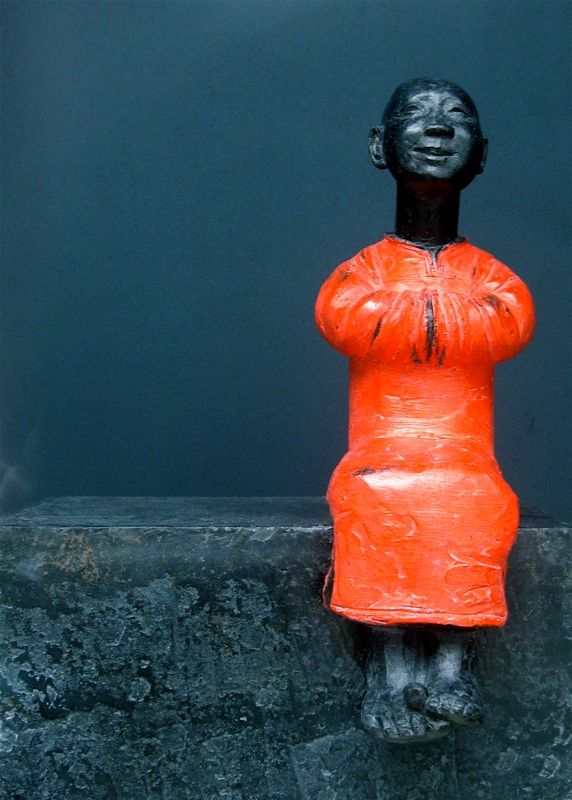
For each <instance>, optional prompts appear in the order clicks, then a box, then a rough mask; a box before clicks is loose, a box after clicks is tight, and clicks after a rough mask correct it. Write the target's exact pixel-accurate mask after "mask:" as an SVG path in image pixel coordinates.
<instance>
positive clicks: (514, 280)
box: [316, 236, 534, 626]
mask: <svg viewBox="0 0 572 800" xmlns="http://www.w3.org/2000/svg"><path fill="white" fill-rule="evenodd" d="M316 321H317V324H318V328H319V329H320V331H321V333H322V334H323V335H324V336H325V338H326V339H327V340H328V341H329V342H330V343H331V344H332V345H333V346H334V347H336V348H337V349H338V350H340V351H341V352H342V353H344V354H345V355H347V356H349V357H350V422H349V451H348V453H347V454H346V455H345V456H344V458H343V459H342V461H341V463H340V464H339V465H338V467H337V468H336V470H335V471H334V474H333V475H332V478H331V481H330V485H329V487H328V501H329V504H330V509H331V512H332V516H333V519H334V552H333V560H332V567H333V584H332V593H331V599H330V600H329V604H330V607H331V609H332V610H333V611H335V612H337V613H339V614H342V615H343V616H346V617H348V618H351V619H354V620H358V621H360V622H365V623H368V624H372V625H395V624H401V623H427V624H447V625H460V626H482V625H493V626H499V625H503V624H504V622H505V621H506V616H507V610H506V602H505V596H504V579H505V571H506V562H507V557H508V553H509V550H510V548H511V545H512V543H513V541H514V538H515V536H516V530H517V526H518V501H517V498H516V496H515V495H514V493H513V492H512V490H511V489H510V487H509V486H508V484H507V483H506V482H505V480H504V479H503V477H502V474H501V471H500V469H499V466H498V464H497V462H496V460H495V457H494V450H493V377H494V365H495V364H496V363H497V362H499V361H503V360H505V359H507V358H511V357H512V356H514V355H516V353H518V352H519V350H521V349H522V348H523V347H524V346H525V345H526V344H527V342H528V341H529V340H530V338H531V336H532V333H533V329H534V309H533V303H532V298H531V296H530V293H529V291H528V289H527V288H526V286H525V284H524V283H523V282H522V281H521V280H520V279H519V278H518V277H517V276H516V275H515V274H514V273H513V272H512V271H511V270H510V269H509V268H508V267H506V266H505V265H504V264H501V263H500V262H499V261H497V260H496V259H495V258H493V256H491V255H489V254H488V253H486V252H484V251H483V250H480V249H478V248H476V247H474V246H473V245H471V244H470V243H469V242H467V241H466V240H463V241H460V242H454V243H452V244H450V245H447V246H446V247H443V248H441V249H440V250H438V251H436V252H433V251H430V250H426V249H424V248H421V247H417V246H415V245H413V244H410V243H408V242H404V241H402V240H400V239H397V238H395V237H391V236H387V237H386V238H385V239H383V240H382V241H381V242H379V243H377V244H374V245H372V246H371V247H367V248H365V249H364V250H362V251H361V252H360V253H358V254H357V255H356V256H355V257H354V258H352V259H350V260H349V261H346V262H345V263H343V264H341V265H340V266H339V267H338V268H337V269H336V270H335V271H334V272H333V274H332V275H331V277H330V278H329V279H328V280H327V281H326V282H325V284H324V285H323V287H322V289H321V291H320V294H319V296H318V300H317V303H316Z"/></svg>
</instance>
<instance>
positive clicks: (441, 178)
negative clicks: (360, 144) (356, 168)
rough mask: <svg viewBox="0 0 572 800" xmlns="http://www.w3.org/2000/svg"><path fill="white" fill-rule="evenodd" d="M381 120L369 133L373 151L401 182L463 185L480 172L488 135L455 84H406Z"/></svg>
mask: <svg viewBox="0 0 572 800" xmlns="http://www.w3.org/2000/svg"><path fill="white" fill-rule="evenodd" d="M383 123H384V124H383V125H382V126H381V127H379V128H374V129H373V130H372V132H371V134H370V153H371V156H372V160H373V163H374V164H375V166H377V167H380V168H382V169H383V168H386V167H387V168H388V169H389V171H390V172H391V174H392V175H393V176H394V178H395V179H396V180H397V181H398V182H405V183H408V184H412V185H415V184H419V182H422V183H424V184H427V183H430V184H432V185H434V186H435V188H439V187H441V188H450V189H453V190H460V189H462V188H464V187H465V186H466V185H467V184H468V183H470V182H471V181H472V179H473V178H474V177H475V175H477V174H478V173H479V172H482V169H483V166H484V159H485V155H486V139H485V138H484V136H483V135H482V132H481V128H480V124H479V117H478V113H477V109H476V108H475V105H474V103H473V101H472V100H471V98H470V97H469V96H468V95H467V94H466V93H465V92H464V91H463V90H462V89H461V88H460V87H458V86H455V85H454V84H450V83H447V82H445V81H429V80H417V81H411V82H410V83H408V84H403V85H402V86H400V87H399V88H398V89H397V90H396V92H395V93H394V94H393V96H392V98H391V100H390V102H389V104H388V106H387V108H386V110H385V113H384V118H383Z"/></svg>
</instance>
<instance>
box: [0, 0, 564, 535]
mask: <svg viewBox="0 0 572 800" xmlns="http://www.w3.org/2000/svg"><path fill="white" fill-rule="evenodd" d="M571 10H572V5H571V4H570V3H568V2H558V0H553V1H552V2H535V1H531V0H522V1H521V2H514V1H513V0H503V2H500V1H497V0H494V2H478V1H477V2H475V1H474V0H473V2H457V1H456V0H454V1H453V0H451V1H449V0H447V2H444V1H443V0H432V1H431V2H425V1H424V2H408V1H402V2H399V1H397V0H392V1H391V2H385V1H383V0H382V1H381V2H359V1H358V0H350V1H349V2H346V1H345V0H344V1H343V2H323V0H315V1H314V2H299V1H298V0H288V1H287V0H266V1H265V2H252V1H251V0H246V1H244V2H243V1H242V0H235V2H214V0H213V1H212V2H99V0H92V1H91V2H51V1H50V0H47V1H46V2H40V3H36V2H18V3H12V2H4V3H3V5H2V7H1V16H2V35H3V47H2V78H3V117H2V167H3V176H2V201H3V251H2V270H1V274H2V285H3V308H2V312H3V313H2V325H3V353H2V355H3V361H2V364H3V366H2V384H3V403H2V427H3V445H2V461H3V468H2V472H1V475H2V483H1V494H2V500H3V504H4V506H5V507H6V508H8V507H11V506H12V507H13V506H15V505H18V504H21V503H23V502H29V501H30V500H33V499H36V498H39V497H41V496H43V495H48V494H49V495H74V494H81V495H95V494H112V495H122V494H124V495H142V494H153V495H280V494H281V495H300V494H303V495H315V494H321V493H323V492H324V490H325V487H326V484H327V480H328V478H329V474H330V472H331V471H332V469H333V467H334V466H335V464H336V463H337V460H338V459H339V458H340V457H341V455H342V453H343V451H344V447H345V433H346V406H347V387H346V380H347V379H346V364H345V363H344V359H343V358H342V357H341V356H339V355H337V354H336V353H335V352H334V351H333V350H332V349H331V348H330V347H329V346H328V345H327V344H326V343H325V342H323V341H322V340H321V339H320V337H319V335H318V334H317V332H316V331H315V329H314V324H313V303H314V299H315V295H316V293H317V291H318V289H319V287H320V285H321V283H322V282H323V280H324V279H325V278H326V277H327V275H328V274H329V273H330V271H331V270H332V269H333V268H334V267H335V266H336V265H337V264H338V263H340V262H341V261H342V260H344V259H346V258H348V257H349V256H351V255H352V254H353V253H355V252H356V251H357V250H358V249H359V248H361V247H362V246H364V245H366V244H370V243H372V242H374V241H376V240H378V239H380V238H381V237H382V235H383V232H384V231H385V230H388V229H391V227H392V222H393V203H394V198H393V191H394V190H393V185H392V181H391V179H390V178H389V177H388V176H387V174H386V173H379V172H378V171H376V170H374V169H373V167H371V166H370V164H369V162H368V155H367V149H366V140H367V133H368V129H369V127H370V126H371V125H372V124H375V123H376V122H377V121H378V119H379V115H380V112H381V109H382V106H383V104H384V102H385V101H386V99H387V98H388V95H389V93H390V92H391V91H392V89H393V88H394V87H395V85H397V84H398V83H400V82H401V81H403V80H406V79H408V78H411V77H415V76H419V75H429V76H435V77H445V78H448V79H450V80H453V81H455V82H457V83H460V84H461V85H462V86H463V87H465V88H466V89H467V90H468V91H469V92H470V93H471V94H472V95H473V97H474V99H475V100H476V102H477V105H478V107H479V109H480V113H481V118H482V124H483V128H484V130H485V132H486V133H487V134H488V136H489V138H490V154H489V162H488V166H487V170H486V171H485V173H484V175H482V176H481V177H479V178H478V179H477V180H476V181H475V183H474V184H473V185H472V186H471V187H470V188H469V189H468V190H467V191H466V192H465V193H464V195H463V205H462V209H461V226H460V228H461V233H463V234H465V235H467V236H468V238H469V239H471V241H473V242H474V243H475V244H477V245H479V246H480V247H482V248H484V249H486V250H489V251H490V252H492V253H493V254H494V255H496V256H497V257H498V258H500V259H501V260H502V261H504V262H506V263H508V264H509V265H510V266H511V267H512V268H513V269H514V270H515V271H516V272H517V273H518V274H519V275H520V276H521V277H522V278H524V279H525V281H526V282H527V283H528V285H529V286H530V288H531V290H532V292H533V294H534V296H535V299H536V303H537V312H538V329H537V335H536V338H535V340H534V342H533V344H532V345H531V346H530V347H529V348H528V349H527V350H526V351H525V352H524V353H522V354H521V355H520V356H519V357H518V358H517V359H516V360H515V361H513V362H511V363H509V364H505V365H501V366H500V367H499V369H498V376H497V406H496V418H497V453H498V457H499V460H500V462H501V465H502V467H503V470H504V472H505V475H506V477H507V479H508V480H509V482H510V483H511V484H512V486H513V487H514V488H515V489H516V491H517V492H518V494H519V495H520V496H521V499H522V500H523V501H525V502H526V503H528V504H533V505H536V506H539V507H541V508H543V509H545V510H546V511H548V512H549V513H552V514H553V515H555V516H557V517H559V518H561V519H562V518H569V517H570V516H572V511H571V508H570V499H569V495H570V483H571V468H570V444H571V436H570V401H569V397H570V383H571V377H572V372H571V367H570V363H571V355H572V353H571V350H572V348H571V344H570V339H571V337H570V307H571V295H572V292H571V291H570V289H571V281H570V244H571V236H570V229H571V226H570V223H571V220H570V203H569V199H568V198H569V192H570V188H571V181H570V157H569V144H570V141H571V139H572V136H571V134H572V130H571V124H570V105H571V103H570V101H571V99H572V98H571V94H572V93H571V91H570V88H571V86H570V69H569V50H570V44H569V43H570V32H571V24H570V17H571Z"/></svg>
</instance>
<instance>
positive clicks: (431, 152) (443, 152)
mask: <svg viewBox="0 0 572 800" xmlns="http://www.w3.org/2000/svg"><path fill="white" fill-rule="evenodd" d="M413 149H414V151H415V152H416V153H421V155H424V156H430V157H432V158H446V157H447V156H452V155H453V150H449V149H448V148H447V147H431V146H429V147H414V148H413Z"/></svg>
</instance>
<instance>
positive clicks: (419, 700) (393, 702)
mask: <svg viewBox="0 0 572 800" xmlns="http://www.w3.org/2000/svg"><path fill="white" fill-rule="evenodd" d="M426 672H427V663H426V654H425V650H424V647H423V643H422V642H421V640H420V637H419V634H418V633H417V631H416V630H415V629H409V630H408V629H403V628H384V629H380V628H373V629H372V633H371V642H370V650H369V657H368V664H367V673H366V678H367V691H366V695H365V698H364V702H363V706H362V711H361V720H362V724H363V726H364V728H365V729H366V730H367V731H369V732H370V733H372V734H374V735H375V736H378V737H380V738H381V739H384V740H385V741H388V742H395V743H398V744H407V743H414V742H427V741H431V740H433V739H437V738H439V737H441V736H445V735H446V734H447V733H448V732H449V730H450V725H449V724H448V722H446V721H445V720H443V719H438V718H435V717H430V716H428V715H427V714H426V713H425V712H424V704H425V700H426V698H427V690H426V689H425V686H424V684H425V682H426Z"/></svg>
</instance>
